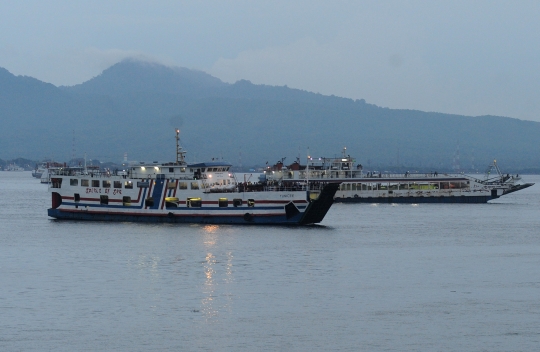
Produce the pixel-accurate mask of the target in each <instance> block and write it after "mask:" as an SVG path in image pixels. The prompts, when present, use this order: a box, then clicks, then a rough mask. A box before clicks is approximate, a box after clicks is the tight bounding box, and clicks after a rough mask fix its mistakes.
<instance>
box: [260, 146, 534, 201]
mask: <svg viewBox="0 0 540 352" xmlns="http://www.w3.org/2000/svg"><path fill="white" fill-rule="evenodd" d="M261 180H262V181H263V182H267V183H277V184H280V185H285V186H286V185H290V184H298V183H300V184H305V183H309V184H313V185H317V184H318V183H319V182H328V181H338V182H340V187H339V190H338V191H337V192H336V194H335V195H334V201H335V202H343V203H487V202H488V201H490V200H493V199H497V198H499V197H501V196H504V195H507V194H509V193H512V192H516V191H519V190H522V189H525V188H527V187H530V186H532V185H533V184H534V183H523V182H522V180H521V177H519V175H510V174H507V175H504V174H503V173H501V171H500V169H499V167H498V166H497V162H496V161H494V162H493V164H492V165H490V167H489V168H488V170H487V171H486V176H485V177H484V179H480V178H477V177H473V176H469V175H465V174H439V173H437V172H431V173H427V174H425V173H410V172H406V173H404V174H389V173H381V172H368V173H364V171H363V168H362V166H361V165H360V164H356V163H355V160H354V159H353V158H352V157H351V156H350V155H347V154H346V148H344V149H343V151H342V156H341V157H338V158H312V157H308V162H307V165H300V163H299V161H298V160H297V161H296V162H294V163H293V164H291V165H289V166H285V165H284V164H283V161H280V162H278V163H276V164H275V165H273V166H270V167H267V168H266V170H265V171H264V174H263V175H261Z"/></svg>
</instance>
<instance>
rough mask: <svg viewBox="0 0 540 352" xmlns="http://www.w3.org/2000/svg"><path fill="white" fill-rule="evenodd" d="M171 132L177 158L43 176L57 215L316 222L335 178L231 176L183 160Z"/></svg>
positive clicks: (217, 165)
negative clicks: (289, 181)
mask: <svg viewBox="0 0 540 352" xmlns="http://www.w3.org/2000/svg"><path fill="white" fill-rule="evenodd" d="M185 153H186V152H185V151H184V150H183V149H182V147H181V146H180V144H179V130H177V131H176V161H175V162H169V163H157V162H155V163H141V164H139V165H136V166H130V167H129V169H127V170H125V171H113V172H111V171H109V170H105V171H103V170H91V171H89V170H88V169H87V168H85V167H83V168H81V169H76V168H75V169H74V168H65V169H62V168H61V169H59V170H56V171H55V173H54V175H51V176H50V182H51V183H50V185H49V192H50V193H51V200H52V207H51V208H50V209H48V215H49V216H50V217H53V218H56V219H73V220H100V221H134V222H168V223H204V224H279V225H310V224H316V223H319V222H321V221H322V220H323V218H324V216H325V215H326V213H327V212H328V210H329V209H330V207H331V206H332V203H333V201H334V195H335V193H336V191H337V190H338V188H339V181H336V180H331V181H330V180H329V182H323V183H320V184H319V185H317V187H313V188H311V189H310V188H309V187H308V185H305V186H304V187H273V186H267V185H263V184H260V183H251V182H249V181H248V180H238V179H237V178H236V176H235V174H233V173H230V168H231V165H230V164H228V163H225V162H215V161H213V162H206V163H195V164H188V163H187V162H186V161H185Z"/></svg>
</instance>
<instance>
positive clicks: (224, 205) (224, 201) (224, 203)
mask: <svg viewBox="0 0 540 352" xmlns="http://www.w3.org/2000/svg"><path fill="white" fill-rule="evenodd" d="M218 205H219V207H220V208H227V207H228V206H229V200H228V199H227V198H219V201H218Z"/></svg>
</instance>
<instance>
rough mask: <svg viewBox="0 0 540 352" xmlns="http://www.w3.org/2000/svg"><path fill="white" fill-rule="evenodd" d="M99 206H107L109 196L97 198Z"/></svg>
mask: <svg viewBox="0 0 540 352" xmlns="http://www.w3.org/2000/svg"><path fill="white" fill-rule="evenodd" d="M99 204H104V205H107V204H109V196H105V195H101V196H99Z"/></svg>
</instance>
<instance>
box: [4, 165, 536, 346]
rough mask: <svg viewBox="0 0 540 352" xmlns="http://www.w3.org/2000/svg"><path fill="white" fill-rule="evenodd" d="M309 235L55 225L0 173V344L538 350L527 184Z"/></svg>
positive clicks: (327, 223)
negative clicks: (486, 199)
mask: <svg viewBox="0 0 540 352" xmlns="http://www.w3.org/2000/svg"><path fill="white" fill-rule="evenodd" d="M524 179H525V181H528V182H538V183H539V184H537V185H535V186H534V187H532V188H529V189H526V190H524V191H521V192H517V193H514V194H511V195H508V196H506V197H504V198H501V199H499V200H496V201H493V202H492V203H490V204H463V205H460V204H420V205H369V204H335V205H334V206H333V207H332V209H331V210H330V212H329V213H328V215H327V217H326V218H325V220H324V221H323V223H322V225H323V226H318V227H309V228H287V227H242V226H203V225H149V224H133V223H101V222H69V221H68V222H65V221H64V222H62V221H55V220H52V219H49V218H48V217H47V215H46V209H47V208H48V207H49V204H50V200H49V196H48V194H47V190H46V188H47V187H46V186H45V185H41V184H39V181H38V180H36V179H33V178H32V177H31V176H30V173H29V172H25V173H8V172H0V350H1V351H48V350H54V351H150V350H159V351H168V350H170V351H239V350H244V351H256V350H268V351H275V350H282V351H323V350H343V351H359V350H360V351H395V350H399V351H536V350H538V348H539V346H540V176H524Z"/></svg>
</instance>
